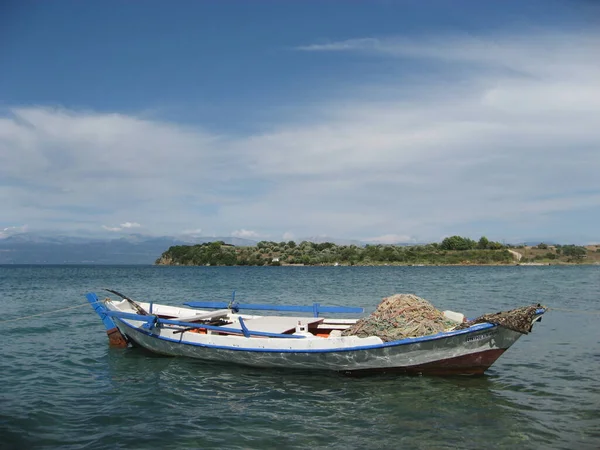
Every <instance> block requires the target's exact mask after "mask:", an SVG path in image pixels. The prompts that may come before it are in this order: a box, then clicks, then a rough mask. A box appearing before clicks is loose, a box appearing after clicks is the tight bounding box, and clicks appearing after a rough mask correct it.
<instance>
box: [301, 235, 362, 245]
mask: <svg viewBox="0 0 600 450" xmlns="http://www.w3.org/2000/svg"><path fill="white" fill-rule="evenodd" d="M295 241H296V242H297V243H298V244H299V243H300V242H302V241H308V242H312V243H314V244H323V243H325V242H331V243H332V244H335V245H356V246H358V247H362V246H364V245H365V242H362V241H357V240H355V239H338V238H334V237H331V236H309V237H305V238H302V239H295Z"/></svg>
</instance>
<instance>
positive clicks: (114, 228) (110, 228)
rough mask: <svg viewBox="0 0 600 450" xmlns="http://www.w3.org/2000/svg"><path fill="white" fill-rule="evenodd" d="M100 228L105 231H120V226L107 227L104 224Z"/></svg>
mask: <svg viewBox="0 0 600 450" xmlns="http://www.w3.org/2000/svg"><path fill="white" fill-rule="evenodd" d="M102 228H104V229H105V230H106V231H115V232H116V231H121V227H109V226H106V225H102Z"/></svg>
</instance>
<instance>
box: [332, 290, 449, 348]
mask: <svg viewBox="0 0 600 450" xmlns="http://www.w3.org/2000/svg"><path fill="white" fill-rule="evenodd" d="M455 326H456V322H453V321H451V320H449V319H448V318H446V317H445V316H444V314H443V313H442V312H441V311H439V310H438V309H436V308H435V307H434V306H433V305H432V304H431V303H429V302H428V301H427V300H425V299H423V298H421V297H417V296H416V295H412V294H396V295H392V296H391V297H386V298H384V299H383V300H382V301H381V303H379V305H378V306H377V309H376V310H375V311H373V313H372V314H371V315H370V316H368V317H365V318H363V319H360V320H359V321H357V322H356V323H355V324H354V325H352V326H351V327H350V328H348V329H346V330H344V331H343V332H342V335H343V336H350V335H352V336H359V337H367V336H378V337H379V338H381V340H382V341H385V342H389V341H395V340H398V339H404V338H408V337H419V336H427V335H429V334H435V333H439V332H441V331H444V330H447V329H450V328H453V327H455Z"/></svg>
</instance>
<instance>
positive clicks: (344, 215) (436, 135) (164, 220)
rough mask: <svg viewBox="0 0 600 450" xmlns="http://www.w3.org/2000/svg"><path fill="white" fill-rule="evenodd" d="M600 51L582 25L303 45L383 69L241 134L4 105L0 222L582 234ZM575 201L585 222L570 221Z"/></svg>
mask: <svg viewBox="0 0 600 450" xmlns="http://www.w3.org/2000/svg"><path fill="white" fill-rule="evenodd" d="M598 48H600V33H597V32H595V31H592V32H590V31H584V30H579V31H577V32H573V33H564V32H562V33H559V32H554V31H552V32H549V31H544V30H542V31H539V30H538V31H536V32H535V33H533V34H532V33H529V34H527V33H523V34H521V35H517V36H508V35H506V36H502V35H495V36H480V37H472V36H437V37H429V38H423V39H419V40H415V41H408V40H406V39H404V38H396V37H392V38H385V39H383V38H382V39H374V38H368V39H353V40H350V41H344V42H332V43H328V44H318V45H307V46H304V47H303V50H307V51H330V52H335V51H345V52H356V51H358V52H362V53H369V54H372V55H375V56H377V57H381V58H386V59H385V68H386V69H385V70H386V71H388V72H390V73H391V74H392V76H390V77H389V78H387V79H384V82H383V83H382V84H379V85H377V86H374V85H364V84H356V85H354V86H352V90H349V91H348V92H347V94H346V96H345V97H344V98H337V99H331V100H328V99H325V100H324V101H323V103H321V104H316V105H312V106H311V105H302V106H299V109H298V111H299V112H300V113H301V115H302V116H303V117H304V118H305V119H304V120H303V121H302V122H301V123H299V122H297V121H293V120H285V118H282V121H281V122H280V123H279V124H278V125H274V126H272V127H270V128H268V129H263V130H262V131H261V132H256V133H253V134H249V135H246V136H240V135H231V136H227V135H216V134H213V133H210V132H207V131H206V130H204V129H201V128H190V127H183V126H180V125H177V124H173V123H169V122H165V121H161V120H157V119H148V118H141V117H135V116H130V115H122V114H100V113H95V112H82V111H71V110H64V109H51V108H43V107H28V108H14V109H13V110H12V111H11V112H10V114H8V115H5V116H4V117H1V116H0V178H1V179H3V180H11V183H10V184H8V183H5V184H3V185H2V186H0V204H2V205H3V220H4V221H7V223H8V221H10V223H24V222H27V223H28V224H30V225H31V226H33V225H38V226H46V225H47V224H48V223H49V221H52V222H53V223H56V221H57V219H60V220H62V221H63V222H62V226H65V227H66V226H70V224H77V226H78V227H80V228H84V227H86V226H88V227H89V226H92V225H91V224H93V223H96V224H97V223H108V224H110V223H113V224H114V223H120V218H121V217H124V216H129V217H135V218H136V219H137V220H139V221H140V223H144V224H145V225H146V226H148V227H149V228H151V229H153V230H156V231H157V232H161V233H165V232H172V231H173V230H180V229H185V228H188V227H190V224H196V223H202V224H203V225H204V226H205V227H207V228H208V229H210V230H217V232H216V234H217V235H222V233H223V230H227V229H237V231H234V232H233V233H231V234H232V235H233V236H239V237H246V238H256V237H259V236H267V235H271V236H275V235H281V234H282V233H283V231H284V230H294V232H295V233H297V234H298V235H307V236H309V235H317V234H327V235H330V236H334V237H348V238H363V239H364V238H365V237H368V236H379V238H382V239H381V240H383V239H392V238H393V236H397V237H408V236H410V237H413V238H414V239H416V240H418V241H424V240H428V239H435V238H437V237H438V236H441V235H444V234H447V233H449V232H450V230H452V233H454V230H466V231H465V232H468V230H469V229H471V228H469V227H471V225H470V224H471V223H479V225H476V226H475V225H473V226H472V229H475V227H477V228H476V229H477V230H479V229H480V228H481V227H484V228H485V227H488V228H486V229H488V230H491V231H486V232H485V234H486V235H487V236H488V237H489V238H490V239H497V240H500V239H502V238H503V235H501V234H499V233H509V232H510V233H513V234H514V233H525V232H526V233H529V232H530V231H528V230H530V229H531V230H533V231H534V232H536V231H537V230H541V229H548V228H549V227H555V229H554V230H553V231H552V232H553V233H554V234H556V233H557V232H558V231H560V230H562V231H563V232H564V233H567V234H568V233H569V227H572V226H574V225H576V226H577V227H579V228H581V227H586V226H587V227H588V228H589V230H592V225H591V224H592V223H593V220H591V219H592V216H590V214H595V216H594V217H595V218H596V219H600V217H599V216H600V182H599V181H598V176H597V171H598V168H599V167H600V151H599V149H600V127H598V123H600V60H599V59H598V58H597V49H598ZM357 56H361V55H357ZM425 59H426V60H427V62H428V66H427V67H428V69H429V68H431V67H437V68H438V70H428V71H427V72H419V69H420V66H419V65H418V64H415V61H423V60H425ZM408 62H411V63H412V64H413V66H414V69H415V73H414V75H411V76H409V77H408V78H407V77H399V76H398V77H397V76H396V71H395V70H394V68H400V67H404V66H405V65H407V64H408ZM413 66H409V67H411V68H412V67H413ZM388 69H389V70H388ZM432 73H435V74H437V75H432ZM306 118H309V119H308V120H307V119H306ZM85 208H88V209H89V210H90V211H89V212H85V211H84V212H82V209H85ZM575 212H577V213H579V214H588V215H587V216H586V218H587V220H580V219H570V218H571V217H575V216H574V215H573V213H575ZM557 217H559V219H557ZM569 220H576V222H574V223H572V224H570V225H569ZM596 221H597V220H596ZM126 224H129V226H126ZM134 224H137V223H136V222H125V223H123V224H121V225H120V226H119V227H110V226H105V229H108V230H113V231H119V230H117V229H123V228H133V227H134ZM482 224H483V225H482ZM59 225H60V222H59ZM192 226H193V225H192ZM242 227H245V228H242ZM519 227H520V228H519ZM218 230H221V232H219V231H218ZM250 230H254V231H250ZM557 230H558V231H557ZM594 232H595V231H594ZM391 233H392V234H391ZM284 239H287V238H285V237H284ZM373 239H376V238H373Z"/></svg>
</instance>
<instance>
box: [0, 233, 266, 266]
mask: <svg viewBox="0 0 600 450" xmlns="http://www.w3.org/2000/svg"><path fill="white" fill-rule="evenodd" d="M211 241H223V242H225V243H226V244H232V245H238V246H241V245H244V246H251V245H255V244H256V242H255V241H251V240H249V239H241V238H236V237H195V238H191V237H187V238H186V237H183V236H181V237H174V236H158V237H157V236H146V235H141V234H130V235H126V236H121V237H119V238H115V239H102V238H87V237H69V236H58V235H57V236H53V235H51V236H46V235H38V234H35V233H20V234H15V235H12V236H9V237H7V238H5V239H0V264H153V263H154V261H155V260H156V259H157V258H158V257H160V255H161V254H162V253H163V252H164V251H166V250H167V249H168V248H169V247H171V246H173V245H191V244H200V243H204V242H211Z"/></svg>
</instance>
